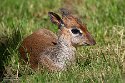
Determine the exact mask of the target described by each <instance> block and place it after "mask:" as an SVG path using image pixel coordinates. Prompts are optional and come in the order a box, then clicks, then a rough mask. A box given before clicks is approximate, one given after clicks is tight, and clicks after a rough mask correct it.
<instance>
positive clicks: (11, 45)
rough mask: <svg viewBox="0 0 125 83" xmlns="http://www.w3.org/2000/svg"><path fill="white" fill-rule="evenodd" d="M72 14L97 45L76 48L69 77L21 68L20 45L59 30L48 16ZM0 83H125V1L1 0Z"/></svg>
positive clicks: (68, 72) (24, 66)
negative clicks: (33, 36)
mask: <svg viewBox="0 0 125 83" xmlns="http://www.w3.org/2000/svg"><path fill="white" fill-rule="evenodd" d="M61 7H64V8H68V9H70V10H71V11H72V12H73V14H74V15H75V16H77V17H79V18H80V19H81V21H82V22H83V23H85V24H86V25H87V28H88V30H89V31H90V32H91V33H92V35H93V37H94V38H95V40H96V42H97V44H96V45H95V46H91V47H86V46H85V47H79V48H77V50H78V51H77V54H76V57H77V62H76V65H75V66H73V67H71V68H69V69H68V70H67V71H63V72H55V73H50V72H48V71H46V70H43V71H37V72H35V71H32V70H31V69H30V68H29V67H28V65H21V64H20V63H19V61H18V60H19V58H20V55H19V52H18V48H19V46H20V43H21V41H22V40H23V39H24V38H25V37H26V36H28V35H30V34H31V33H32V32H34V31H35V30H38V29H40V28H48V29H50V30H52V31H53V32H55V33H56V32H57V26H55V25H53V24H52V23H51V22H50V20H49V18H48V15H47V13H48V11H54V12H57V13H58V9H59V8H61ZM0 81H1V82H3V83H8V82H9V83H11V82H14V83H15V82H19V83H125V0H0Z"/></svg>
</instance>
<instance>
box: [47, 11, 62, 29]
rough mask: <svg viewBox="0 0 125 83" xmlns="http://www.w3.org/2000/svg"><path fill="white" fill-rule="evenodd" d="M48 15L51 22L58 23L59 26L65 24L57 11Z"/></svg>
mask: <svg viewBox="0 0 125 83" xmlns="http://www.w3.org/2000/svg"><path fill="white" fill-rule="evenodd" d="M48 15H49V17H50V20H51V22H52V23H54V24H57V25H58V27H60V26H61V25H62V24H64V23H63V21H62V19H61V18H60V16H59V15H57V14H56V13H53V12H48Z"/></svg>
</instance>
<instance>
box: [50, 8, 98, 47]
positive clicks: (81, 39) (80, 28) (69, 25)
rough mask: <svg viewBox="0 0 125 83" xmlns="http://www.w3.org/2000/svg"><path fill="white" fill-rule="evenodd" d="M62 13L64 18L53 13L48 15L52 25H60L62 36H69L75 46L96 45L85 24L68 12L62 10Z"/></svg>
mask: <svg viewBox="0 0 125 83" xmlns="http://www.w3.org/2000/svg"><path fill="white" fill-rule="evenodd" d="M60 11H61V14H62V18H61V17H60V16H59V15H58V14H56V13H53V12H49V13H48V14H49V16H50V19H51V21H52V23H54V24H56V25H58V27H59V29H60V31H61V32H62V34H68V37H70V41H71V44H72V45H73V46H79V45H95V44H96V42H95V40H94V39H93V38H92V36H91V34H90V33H89V32H88V30H87V28H86V26H85V25H84V24H82V23H81V22H80V21H79V20H78V19H77V18H75V17H74V16H72V15H71V13H70V12H69V11H68V10H66V9H64V8H62V9H60Z"/></svg>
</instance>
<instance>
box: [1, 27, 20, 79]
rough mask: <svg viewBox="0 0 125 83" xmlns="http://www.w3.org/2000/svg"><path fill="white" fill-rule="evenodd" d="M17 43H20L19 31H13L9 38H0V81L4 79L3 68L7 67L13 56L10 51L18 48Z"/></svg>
mask: <svg viewBox="0 0 125 83" xmlns="http://www.w3.org/2000/svg"><path fill="white" fill-rule="evenodd" d="M19 41H21V34H20V31H19V29H14V30H13V31H12V35H11V36H1V37H0V81H2V80H3V78H4V74H5V72H6V70H5V66H6V65H8V63H9V61H10V59H11V57H12V56H13V55H12V54H11V52H10V51H11V50H16V49H17V48H18V45H19ZM10 49H11V50H10Z"/></svg>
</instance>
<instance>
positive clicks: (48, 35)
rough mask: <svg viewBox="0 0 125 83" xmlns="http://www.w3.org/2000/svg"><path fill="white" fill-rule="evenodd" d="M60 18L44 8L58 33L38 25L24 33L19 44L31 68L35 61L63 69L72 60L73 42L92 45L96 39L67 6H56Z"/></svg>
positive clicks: (73, 54)
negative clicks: (31, 31)
mask: <svg viewBox="0 0 125 83" xmlns="http://www.w3.org/2000/svg"><path fill="white" fill-rule="evenodd" d="M60 11H61V14H62V18H61V17H60V16H59V15H58V14H56V13H53V12H48V15H49V17H50V20H51V22H52V23H54V24H56V25H57V26H58V28H59V30H58V35H55V34H54V33H53V32H52V31H49V30H47V29H40V30H38V31H36V32H34V33H32V34H31V35H30V36H28V37H26V38H25V39H24V40H23V42H22V45H21V46H20V48H19V52H20V54H21V57H22V59H23V60H24V61H25V62H27V61H28V57H27V53H28V54H29V63H30V66H31V68H33V69H36V68H38V64H39V65H42V66H43V67H45V68H47V69H48V70H50V71H62V70H65V69H66V67H67V65H71V64H72V63H74V62H75V51H76V48H75V47H77V46H84V45H95V44H96V42H95V40H94V39H93V38H92V36H91V34H90V33H89V32H88V30H87V28H86V26H85V25H83V24H82V23H81V22H80V21H78V19H77V18H76V17H74V16H72V14H71V13H70V12H69V11H68V10H67V9H64V8H62V9H60Z"/></svg>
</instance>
